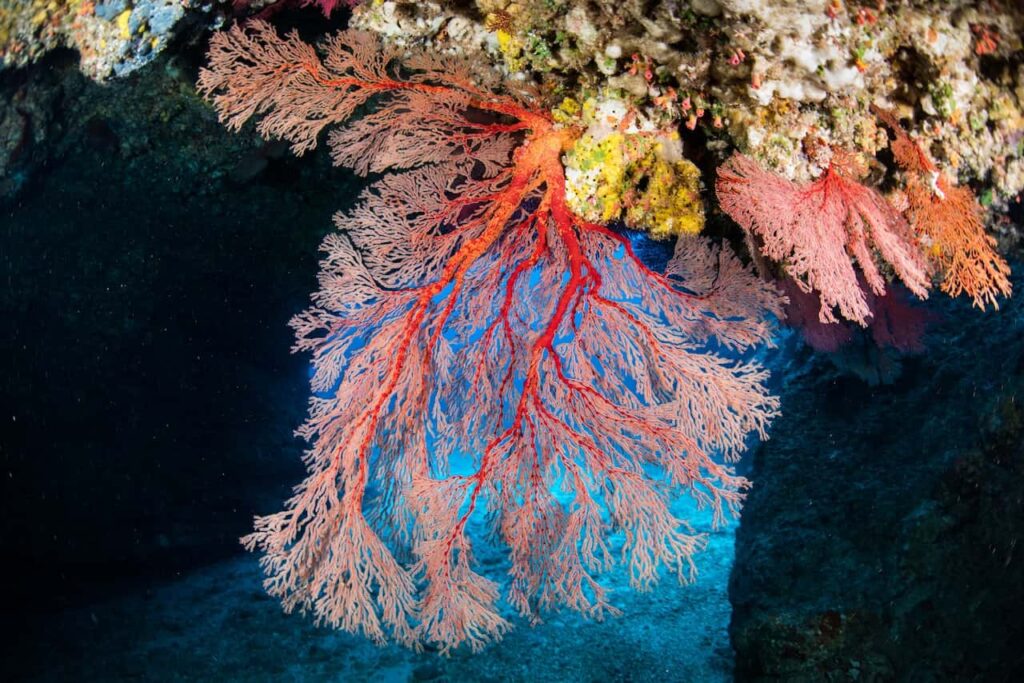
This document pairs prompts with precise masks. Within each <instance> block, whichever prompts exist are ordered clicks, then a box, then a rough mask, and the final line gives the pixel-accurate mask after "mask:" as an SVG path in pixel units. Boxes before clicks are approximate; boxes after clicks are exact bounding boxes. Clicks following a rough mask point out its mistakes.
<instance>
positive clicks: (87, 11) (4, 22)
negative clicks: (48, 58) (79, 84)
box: [0, 0, 216, 80]
mask: <svg viewBox="0 0 1024 683" xmlns="http://www.w3.org/2000/svg"><path fill="white" fill-rule="evenodd" d="M215 6H216V3H215V2H213V1H212V0H192V1H190V0H22V1H20V2H19V1H15V2H5V3H0V69H2V68H4V67H19V66H24V65H26V64H29V63H31V62H33V61H35V60H37V59H38V58H39V57H41V56H42V55H43V54H45V53H47V52H49V51H50V50H52V49H54V48H56V47H69V48H73V49H75V50H77V51H78V53H79V55H80V56H81V69H82V72H83V73H85V74H87V75H88V76H89V77H91V78H94V79H97V80H103V79H106V78H108V77H110V76H123V75H125V74H128V73H130V72H132V71H134V70H135V69H137V68H139V67H140V66H142V65H144V64H147V63H149V61H150V60H151V59H152V58H153V57H154V56H155V55H156V54H158V53H159V52H160V51H162V50H163V49H164V48H165V47H166V46H167V45H168V44H169V43H170V42H171V41H172V40H173V39H174V38H175V37H177V36H179V35H182V34H184V33H188V32H189V31H192V32H195V30H196V28H197V26H206V25H210V24H211V23H215V21H214V18H215V15H214V13H213V9H214V7H215Z"/></svg>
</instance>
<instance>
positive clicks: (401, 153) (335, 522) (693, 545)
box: [200, 21, 781, 652]
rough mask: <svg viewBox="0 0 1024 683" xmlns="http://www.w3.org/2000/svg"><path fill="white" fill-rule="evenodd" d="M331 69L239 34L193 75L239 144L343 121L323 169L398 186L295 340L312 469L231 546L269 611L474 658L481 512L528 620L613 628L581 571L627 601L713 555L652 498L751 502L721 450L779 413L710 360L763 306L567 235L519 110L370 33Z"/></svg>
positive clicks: (727, 274) (342, 238) (596, 233)
mask: <svg viewBox="0 0 1024 683" xmlns="http://www.w3.org/2000/svg"><path fill="white" fill-rule="evenodd" d="M325 50H326V56H325V58H323V59H321V58H320V56H319V55H318V54H317V52H316V51H315V50H314V49H313V48H312V47H310V46H309V45H307V44H305V43H304V42H302V40H301V39H300V38H299V37H298V36H297V34H295V33H292V34H289V35H288V36H287V37H285V38H281V37H279V36H278V35H277V34H276V33H275V32H274V30H273V28H271V27H270V26H269V25H267V24H265V23H261V22H258V21H257V22H252V23H251V24H249V25H248V26H247V27H246V28H234V29H232V30H230V31H228V32H227V33H223V34H218V35H216V36H214V38H213V40H212V42H211V49H210V55H209V68H207V69H205V70H203V72H202V73H201V76H200V89H201V90H202V92H203V93H204V94H206V95H207V96H208V97H211V98H212V99H213V102H214V104H215V106H216V108H217V110H218V112H219V113H220V116H221V118H222V120H224V121H226V122H227V123H228V124H229V125H230V126H232V127H236V128H237V127H238V126H240V125H242V124H243V123H244V122H245V121H246V120H247V119H249V118H251V117H253V116H261V117H262V120H261V121H260V124H259V130H260V131H261V132H262V133H264V134H266V135H273V136H279V137H283V138H285V139H287V140H289V141H291V142H292V143H293V146H294V148H295V149H296V150H298V151H303V150H307V149H310V148H312V147H313V146H314V145H316V144H317V138H318V136H319V134H320V132H321V131H322V130H323V129H324V128H325V127H327V126H331V125H335V124H346V127H344V128H341V129H337V130H335V131H334V132H333V133H332V134H331V136H330V137H329V143H330V145H331V147H332V150H333V157H334V160H335V162H336V163H339V164H343V165H346V166H351V167H353V168H355V169H356V170H357V171H358V172H360V173H367V172H381V171H386V170H388V169H407V170H404V171H403V172H401V173H397V174H392V175H386V176H384V177H383V178H382V179H380V180H378V181H377V182H375V183H374V184H372V185H371V186H370V187H369V188H368V189H367V190H366V191H365V192H364V193H363V195H362V196H361V198H360V203H359V204H358V205H357V206H356V207H355V209H353V210H352V211H351V212H350V213H349V214H347V215H339V217H338V219H337V222H338V227H339V228H340V229H341V231H339V232H337V233H334V234H331V235H329V236H328V237H327V239H326V240H325V242H324V251H325V252H326V256H325V258H324V260H323V263H322V269H321V274H320V291H319V292H317V294H315V295H314V299H313V306H312V307H311V308H310V309H309V310H308V311H306V312H305V313H303V314H300V315H299V316H297V317H296V318H295V320H294V321H293V326H294V327H295V330H296V333H297V336H298V343H297V348H299V349H303V350H310V351H312V352H313V354H314V361H313V364H314V369H315V371H314V374H313V378H312V388H313V390H314V392H315V397H314V399H313V400H312V402H311V407H310V414H309V417H308V419H307V421H306V423H305V425H304V426H303V428H302V429H301V430H300V432H301V433H302V434H303V435H304V436H305V437H306V438H307V439H308V440H309V441H310V443H311V447H310V450H309V452H308V453H307V454H306V457H305V462H306V464H307V467H308V470H309V472H308V477H307V478H306V480H305V481H304V482H303V483H302V484H301V485H300V486H298V487H297V488H296V493H295V495H294V497H292V499H291V500H290V501H289V502H288V504H287V507H286V509H285V510H283V511H281V512H278V513H276V514H272V515H268V516H265V517H260V518H258V519H257V521H256V529H255V532H254V533H253V534H251V535H250V536H248V537H246V539H244V542H245V544H246V546H247V547H248V548H250V549H260V550H262V551H263V552H264V553H265V554H264V557H263V559H262V565H263V567H264V570H265V572H266V574H267V578H266V581H265V586H266V588H267V590H268V591H269V592H270V593H271V594H273V595H275V596H277V597H278V598H280V599H281V600H282V602H283V604H284V606H285V608H286V609H289V610H290V609H294V608H296V607H298V608H299V609H302V610H310V611H312V612H314V613H315V614H316V616H317V617H318V619H319V620H322V621H324V622H327V623H329V624H332V625H334V626H337V627H340V628H344V629H346V630H349V631H353V632H358V633H363V634H365V635H366V636H368V637H370V638H372V639H374V640H376V641H378V642H384V641H385V640H387V639H389V638H393V639H395V640H398V641H400V642H403V643H405V644H408V645H411V646H414V647H416V646H419V644H420V643H422V642H424V641H429V642H435V643H437V644H438V645H439V646H440V649H441V651H442V652H447V651H449V650H450V649H452V648H454V647H457V646H458V645H459V644H461V643H468V644H469V645H470V646H471V647H473V648H479V647H481V646H482V645H484V644H485V643H486V642H488V641H489V640H492V639H494V638H498V637H500V636H501V635H502V633H504V632H505V630H506V629H507V628H508V623H507V622H506V620H505V619H504V618H503V617H502V616H501V615H500V613H499V610H498V608H497V605H496V602H497V599H498V596H499V590H498V586H497V585H496V584H495V583H494V582H492V581H491V580H490V579H488V578H486V577H485V576H483V575H481V574H478V573H477V572H476V571H475V566H474V565H475V562H474V559H473V552H472V543H471V534H470V525H469V522H470V519H471V517H474V514H473V513H474V510H482V509H484V508H485V507H486V508H487V509H488V511H489V512H490V513H491V514H490V515H489V517H488V520H489V521H490V523H491V525H492V530H493V531H494V532H495V535H496V537H498V538H500V539H502V540H503V541H504V542H505V543H506V544H507V546H508V547H509V551H510V553H509V554H510V559H511V569H510V570H509V576H510V585H509V586H508V591H507V598H508V601H509V602H510V603H511V604H512V605H513V606H514V607H516V608H517V609H518V610H519V611H520V613H522V614H523V615H526V616H532V615H534V614H536V612H537V611H538V610H540V609H545V608H554V607H559V606H564V607H569V608H571V609H574V610H577V611H579V612H581V613H583V614H585V615H589V616H595V617H599V616H601V615H602V614H605V613H609V612H613V611H614V608H613V607H612V606H611V605H610V604H609V602H608V596H607V595H606V592H605V590H604V589H603V588H602V586H601V585H600V583H599V582H598V579H597V575H598V573H599V572H600V571H602V570H603V569H606V568H608V567H609V566H611V565H612V564H614V563H615V562H616V558H617V557H618V556H621V558H622V561H623V562H624V563H625V564H626V565H627V567H628V573H629V576H630V579H631V582H632V584H633V585H634V586H636V587H637V588H647V587H649V586H650V585H651V584H652V583H654V582H656V581H657V580H658V577H659V574H660V572H661V570H663V569H668V570H670V571H672V572H675V573H677V574H678V575H679V576H680V578H681V579H683V580H685V579H687V578H689V576H690V574H691V571H692V563H691V561H690V556H691V554H692V553H693V552H695V551H696V550H697V549H699V548H700V547H702V545H703V543H704V539H703V537H702V536H700V535H698V534H694V533H693V532H692V531H690V529H689V527H688V526H687V525H686V523H685V522H684V521H683V520H680V519H678V518H677V517H675V515H673V514H672V512H671V511H670V508H669V498H668V497H669V495H670V494H671V492H672V491H688V492H690V493H692V494H693V495H694V496H696V497H697V498H698V500H699V501H700V502H702V503H704V504H707V505H709V506H710V507H711V508H712V509H713V510H714V511H715V513H716V518H718V517H720V516H721V515H722V514H723V513H726V512H731V511H732V512H734V511H735V509H736V508H737V506H738V505H739V502H740V500H741V493H740V489H742V488H743V487H744V486H745V485H746V482H745V480H743V479H742V478H741V477H737V476H736V475H735V474H734V473H733V472H732V470H731V469H729V468H728V467H726V466H723V465H722V464H720V463H719V462H717V461H716V459H715V458H714V457H713V456H714V455H715V454H723V455H724V456H725V457H726V458H731V457H735V456H736V455H738V453H739V452H740V451H742V449H743V448H744V441H745V437H746V436H747V435H748V434H750V433H751V432H753V433H756V434H759V435H761V436H764V434H765V428H766V425H767V423H768V421H769V420H770V419H771V418H772V417H773V416H774V414H775V413H776V411H777V400H776V399H775V398H774V397H772V396H770V395H769V394H768V392H767V390H766V388H765V387H764V380H765V377H766V375H765V372H764V370H763V369H762V368H760V367H759V366H758V365H756V364H754V363H751V362H744V361H740V360H733V359H729V358H727V357H725V356H723V355H720V353H719V351H716V349H718V350H720V349H723V348H725V349H733V350H736V349H739V350H742V349H746V348H749V347H750V346H751V345H752V344H756V343H759V342H766V341H769V340H770V334H771V326H770V324H769V322H768V319H769V316H771V315H779V314H780V313H781V310H780V305H779V303H780V302H779V298H778V296H777V293H776V292H775V290H774V289H773V288H772V287H771V286H770V285H768V284H766V283H764V282H762V281H760V280H759V279H758V278H756V277H755V276H754V275H753V274H752V273H751V272H749V270H748V269H746V268H744V267H743V265H742V264H741V263H740V262H739V261H738V260H737V259H736V258H735V256H733V255H732V254H731V253H730V252H728V251H727V250H725V249H719V248H716V247H713V246H710V245H709V244H708V243H707V242H706V241H704V240H701V239H699V238H690V239H682V240H680V241H679V242H678V244H677V247H676V252H675V256H674V257H673V259H672V261H671V262H670V264H669V266H668V270H667V271H666V273H664V274H659V273H655V272H652V271H651V270H650V269H648V268H647V267H646V266H645V265H644V264H643V263H642V262H641V261H640V260H639V259H638V258H637V257H636V255H635V254H634V252H633V249H632V246H631V243H630V242H629V240H628V239H627V238H626V237H625V236H623V235H621V234H619V233H617V232H615V231H613V230H611V229H609V228H607V227H605V226H602V225H596V224H593V223H589V222H587V221H585V220H583V219H581V218H580V217H579V216H577V215H575V214H574V213H573V212H572V211H571V209H570V208H569V207H568V205H567V204H566V200H565V174H564V169H563V167H562V164H561V156H562V154H563V151H564V149H565V148H566V146H567V145H569V144H571V142H572V141H573V140H574V138H575V137H576V136H577V135H578V134H579V131H576V130H574V129H572V128H561V127H559V126H558V125H557V124H555V122H554V121H553V120H552V118H551V117H550V116H549V115H548V114H547V112H545V111H543V110H541V109H540V108H539V107H538V106H537V105H536V104H534V102H533V100H532V96H531V94H530V93H529V92H526V91H521V92H514V93H510V94H498V93H497V92H496V88H497V83H496V82H495V79H494V77H493V76H489V75H488V74H487V73H486V72H480V71H477V70H474V69H473V67H472V66H471V65H469V64H467V63H465V62H462V61H458V60H454V59H450V58H443V57H435V56H431V55H427V54H424V53H413V54H411V55H406V54H404V53H400V52H397V51H390V50H388V49H387V48H386V47H385V46H384V45H382V44H381V43H380V42H379V40H378V39H377V38H376V37H374V36H372V35H370V34H366V33H359V32H355V31H346V32H343V33H340V34H338V35H337V36H335V37H334V38H332V39H331V40H330V41H329V42H327V43H326V45H325ZM363 105H368V106H366V107H365V109H364V111H365V114H364V115H363V116H362V117H361V118H358V119H356V120H355V121H354V122H352V121H349V119H350V118H351V117H352V115H353V114H354V113H355V111H356V109H357V108H359V107H361V106H363ZM466 460H468V461H469V462H466ZM460 466H461V473H454V472H453V470H454V471H459V470H460ZM467 469H468V472H467V471H466V470H467ZM559 491H560V492H561V493H559ZM476 517H479V516H476ZM615 532H621V534H622V536H623V539H624V541H623V542H624V546H623V550H622V553H621V555H620V554H619V553H613V552H612V549H611V545H610V543H609V540H608V538H609V535H610V534H612V533H615ZM400 558H401V559H400Z"/></svg>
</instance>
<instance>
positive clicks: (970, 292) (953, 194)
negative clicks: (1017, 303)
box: [873, 107, 1012, 308]
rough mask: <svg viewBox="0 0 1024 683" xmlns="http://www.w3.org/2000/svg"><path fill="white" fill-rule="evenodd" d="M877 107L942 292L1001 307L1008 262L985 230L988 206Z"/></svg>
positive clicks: (915, 224)
mask: <svg viewBox="0 0 1024 683" xmlns="http://www.w3.org/2000/svg"><path fill="white" fill-rule="evenodd" d="M873 111H874V112H875V114H876V115H877V116H878V117H879V119H881V120H882V122H883V123H885V124H886V125H887V126H888V127H889V128H890V129H891V130H892V132H893V142H892V151H893V156H894V157H895V158H896V162H897V163H898V164H899V165H900V167H901V168H902V169H903V170H904V171H905V172H906V174H907V189H906V196H907V203H908V207H907V212H906V213H907V216H908V218H909V220H910V224H911V225H912V226H913V227H914V228H915V229H916V230H918V231H919V232H920V233H921V235H922V236H923V237H924V238H926V239H927V240H928V242H929V243H930V245H929V249H928V250H927V252H926V253H927V255H928V256H929V257H930V258H931V260H932V261H933V262H934V263H935V265H936V268H937V269H938V272H939V275H940V276H941V278H942V284H941V289H942V291H943V292H945V293H946V294H949V295H950V296H959V295H960V294H966V295H967V296H968V297H970V299H971V301H972V302H973V304H974V305H975V306H977V307H978V308H984V307H985V306H986V304H991V305H992V306H993V307H994V308H998V307H999V304H998V301H997V297H998V296H999V295H1000V294H1001V295H1003V296H1010V294H1011V293H1012V288H1011V285H1010V266H1009V265H1008V264H1007V263H1006V261H1005V260H1004V259H1003V258H1002V257H1001V256H1000V255H999V254H998V253H996V250H995V244H996V241H995V239H994V238H993V237H991V236H990V235H988V234H987V233H986V232H985V221H984V216H985V211H984V209H982V208H981V206H979V205H978V201H977V200H976V199H975V198H974V194H973V193H972V192H971V191H970V189H968V188H966V187H961V186H957V185H954V184H953V183H952V182H951V181H950V179H949V177H948V176H947V175H946V174H945V173H942V172H940V171H939V169H938V168H937V167H936V165H935V163H934V162H933V161H932V160H931V158H930V157H929V156H928V154H927V153H926V152H925V151H924V149H922V148H921V146H920V145H919V144H918V143H916V142H915V141H914V140H912V139H911V137H910V136H909V135H908V134H907V132H906V131H905V130H904V129H903V126H901V125H900V122H899V120H898V119H897V118H896V116H895V115H894V114H892V113H891V112H888V111H885V110H883V109H880V108H878V107H875V108H873Z"/></svg>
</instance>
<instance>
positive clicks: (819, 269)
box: [715, 152, 928, 325]
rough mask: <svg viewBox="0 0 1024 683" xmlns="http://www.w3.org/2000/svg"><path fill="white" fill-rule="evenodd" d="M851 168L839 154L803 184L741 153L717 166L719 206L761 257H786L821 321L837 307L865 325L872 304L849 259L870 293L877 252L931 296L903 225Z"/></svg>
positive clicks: (880, 282)
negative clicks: (817, 303)
mask: <svg viewBox="0 0 1024 683" xmlns="http://www.w3.org/2000/svg"><path fill="white" fill-rule="evenodd" d="M856 172H857V169H856V164H855V163H854V161H853V160H852V159H851V158H850V156H849V155H846V154H842V153H838V152H837V153H836V154H835V155H834V156H833V159H832V164H831V165H830V166H829V167H828V169H827V170H826V171H825V173H824V174H822V176H821V177H820V178H818V180H816V181H814V182H813V183H808V184H805V185H800V184H798V183H794V182H791V181H789V180H787V179H786V178H783V177H781V176H778V175H776V174H774V173H771V172H770V171H766V170H764V169H763V168H761V167H760V166H759V165H758V164H757V162H756V161H754V160H753V159H750V158H748V157H746V156H743V155H742V154H738V153H737V154H734V155H733V156H732V157H730V158H729V159H728V160H726V162H725V163H724V164H722V166H721V167H719V169H718V181H717V183H716V185H715V189H716V192H717V194H718V199H719V202H721V205H722V209H723V210H724V211H725V212H726V213H727V214H729V216H731V217H732V219H733V220H735V221H736V222H737V223H739V224H740V226H741V227H742V228H743V229H744V230H746V231H747V232H748V233H751V234H753V235H756V236H757V237H758V238H759V240H760V243H761V245H762V246H761V250H762V251H763V253H764V255H765V256H767V257H768V258H770V259H772V260H774V261H778V262H780V263H783V262H784V263H785V265H786V269H787V272H788V273H789V274H790V275H791V276H792V277H793V278H794V281H795V282H796V283H797V284H798V285H799V286H800V287H801V288H802V289H803V290H804V291H807V292H810V291H812V290H813V291H816V292H818V293H819V294H820V295H821V308H820V310H819V317H820V318H821V321H822V322H825V323H832V322H836V320H837V318H836V317H835V314H834V313H833V311H832V309H833V308H838V309H839V313H840V314H841V315H842V316H843V317H844V318H846V319H847V320H852V321H854V322H857V323H860V324H861V325H867V321H868V319H869V318H870V317H871V309H870V307H869V306H868V299H867V296H866V294H865V292H864V290H863V289H861V285H860V282H859V280H858V277H857V271H856V270H855V269H854V262H856V264H857V265H858V266H859V268H860V272H861V273H862V274H863V278H864V281H865V282H866V283H867V285H868V287H869V288H870V289H871V291H872V292H874V293H875V294H877V295H882V294H884V293H885V278H884V277H883V276H882V273H881V271H880V270H879V268H878V265H877V264H876V263H875V260H874V256H873V252H874V251H877V253H878V254H879V255H880V256H881V257H882V259H884V260H885V261H886V262H887V263H888V264H889V265H890V266H891V267H892V269H893V270H894V271H895V272H896V274H897V275H898V276H899V277H900V279H902V280H903V282H904V283H905V284H906V285H907V287H908V288H909V289H910V290H911V291H912V292H914V294H916V295H917V296H919V297H921V298H925V297H927V295H928V291H927V289H928V278H927V274H926V272H925V267H924V263H923V261H922V260H921V258H920V256H919V254H918V252H917V249H916V247H915V246H914V245H913V244H912V243H911V241H910V239H909V236H908V230H907V226H906V223H905V222H904V220H903V219H902V218H901V217H900V215H899V213H898V212H897V211H896V210H895V209H894V208H893V207H892V206H890V205H889V203H888V202H887V201H886V200H885V198H884V197H882V196H881V195H880V194H879V193H878V192H877V191H875V190H874V189H872V188H869V187H865V186H864V185H862V184H860V183H859V182H857V181H856V180H854V179H853V178H852V177H851V176H852V175H855V174H856Z"/></svg>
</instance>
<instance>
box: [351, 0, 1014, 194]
mask: <svg viewBox="0 0 1024 683" xmlns="http://www.w3.org/2000/svg"><path fill="white" fill-rule="evenodd" d="M353 25H354V26H356V27H359V28H363V29H367V30H371V31H375V32H377V33H380V34H382V35H384V36H387V37H388V38H389V39H391V40H392V41H394V42H397V43H399V44H405V45H427V46H429V47H430V48H431V49H433V50H436V51H441V52H453V53H479V54H480V55H481V59H489V60H490V61H492V62H493V63H495V64H496V65H498V66H499V68H502V69H503V70H504V71H506V72H507V73H508V74H509V76H510V77H512V78H522V79H528V80H534V81H538V82H540V83H542V84H543V88H544V89H545V91H546V92H548V93H549V94H550V95H551V96H552V98H553V99H554V100H556V101H557V100H558V99H561V98H567V99H569V100H578V101H579V102H581V103H584V102H586V101H587V100H589V99H590V98H594V97H596V98H598V100H599V101H600V100H602V99H606V98H608V97H615V98H619V99H621V100H623V101H625V102H626V103H627V104H629V105H630V106H632V107H634V108H635V110H636V111H637V112H638V114H639V115H640V118H641V119H642V120H644V121H645V122H648V123H652V124H653V125H655V126H658V125H661V126H664V127H671V126H674V125H681V124H684V125H685V127H687V128H689V129H691V130H694V129H696V128H698V127H699V128H701V129H702V130H703V131H704V133H705V134H706V136H707V139H706V140H705V141H703V144H707V145H708V146H709V147H711V148H712V149H719V150H723V151H724V150H725V149H727V148H728V147H730V146H736V147H739V148H740V149H741V150H742V151H744V152H745V153H747V154H750V155H752V156H755V157H756V158H758V159H759V160H761V161H764V162H766V163H767V164H768V165H770V166H771V167H772V168H774V169H775V170H777V171H779V172H781V173H783V174H784V175H786V176H788V177H789V178H791V179H795V180H808V179H809V178H812V177H815V176H817V175H818V174H819V173H820V172H821V169H820V168H817V167H815V165H814V163H813V161H812V160H811V159H810V158H809V157H808V156H807V155H804V154H802V153H801V151H802V146H803V144H804V142H805V141H816V140H819V139H820V140H824V141H826V142H828V143H830V144H834V145H838V146H840V147H844V148H848V149H851V150H857V151H861V152H864V153H866V154H868V155H872V154H874V153H875V152H877V151H878V150H879V149H883V148H884V147H885V146H886V137H885V135H884V133H883V132H882V131H881V129H880V128H879V126H878V125H877V122H876V120H875V117H874V115H873V114H872V113H871V112H870V105H871V104H872V103H874V104H877V105H881V106H885V107H887V108H893V107H895V108H898V109H899V110H900V113H901V115H905V116H907V117H909V118H910V119H911V120H912V121H913V122H914V126H913V128H914V132H915V133H917V134H920V135H921V136H923V137H924V139H925V140H927V141H928V143H929V144H931V145H932V146H933V149H932V153H933V155H934V156H936V158H937V159H939V160H941V161H942V163H943V165H944V166H947V167H949V168H951V169H953V170H954V172H959V173H960V174H961V175H963V176H964V177H965V178H970V179H974V180H978V181H980V182H981V183H982V184H983V185H985V186H986V187H990V188H991V192H990V196H988V197H987V198H986V201H990V202H994V203H997V204H998V203H1002V202H1005V201H1007V200H1008V199H1010V198H1012V197H1014V196H1015V195H1016V194H1017V193H1019V192H1020V191H1021V189H1024V148H1022V136H1024V117H1022V111H1024V80H1022V79H1024V71H1022V66H1021V58H1020V55H1021V39H1020V36H1021V33H1022V31H1024V12H1022V10H1021V8H1020V6H1019V4H1015V3H1013V2H985V3H981V2H969V1H964V0H941V1H938V2H935V1H933V2H920V1H918V2H901V3H888V4H886V3H869V2H865V3H856V2H850V3H845V2H842V1H841V0H814V1H812V2H804V1H800V2H797V1H794V0H775V1H767V0H691V1H690V2H678V1H674V0H673V1H667V0H666V1H657V2H632V1H626V2H603V1H602V2H584V1H582V0H476V2H473V3H435V2H423V3H409V2H395V1H393V0H385V1H383V2H367V3H363V4H361V5H359V6H357V7H356V8H355V10H354V16H353Z"/></svg>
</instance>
